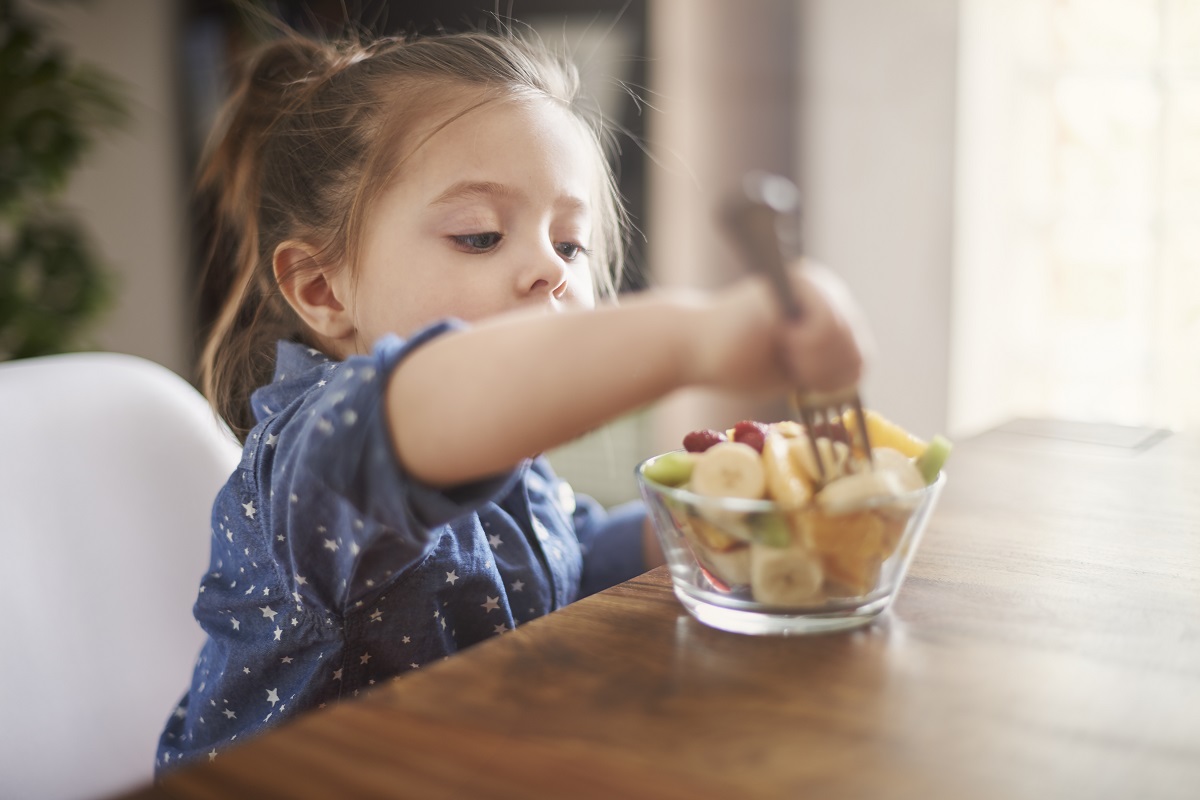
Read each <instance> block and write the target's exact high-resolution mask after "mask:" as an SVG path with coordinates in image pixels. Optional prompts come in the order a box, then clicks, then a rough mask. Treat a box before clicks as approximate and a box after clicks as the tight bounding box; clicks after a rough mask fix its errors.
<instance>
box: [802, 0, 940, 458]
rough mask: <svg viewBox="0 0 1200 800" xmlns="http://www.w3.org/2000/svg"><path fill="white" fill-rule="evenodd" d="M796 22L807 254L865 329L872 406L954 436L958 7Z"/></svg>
mask: <svg viewBox="0 0 1200 800" xmlns="http://www.w3.org/2000/svg"><path fill="white" fill-rule="evenodd" d="M802 9H803V10H802V14H801V19H800V37H801V46H800V53H801V56H800V75H801V85H800V95H799V98H800V103H799V110H798V113H799V115H800V125H799V126H798V127H799V130H800V139H799V175H800V184H801V189H802V190H803V192H804V197H805V209H806V210H805V225H804V234H805V239H806V243H807V251H808V253H809V254H810V255H812V256H814V257H816V258H817V259H819V260H821V261H823V262H825V263H827V264H829V265H830V266H831V267H833V268H834V269H836V270H837V272H838V273H839V274H841V275H842V276H843V278H844V279H845V280H846V282H847V283H848V284H849V285H850V288H851V290H852V291H853V292H854V294H855V296H856V297H857V298H858V300H859V302H860V304H861V305H862V306H863V309H864V311H865V312H866V314H867V317H868V319H869V320H870V323H871V326H872V329H873V332H874V334H875V339H876V347H877V350H876V355H875V358H874V359H873V361H872V363H871V365H870V371H869V373H868V375H867V378H866V381H865V383H864V385H863V387H862V388H863V396H864V399H865V401H866V402H867V404H868V405H873V406H876V407H877V408H879V409H880V410H881V411H883V412H884V413H885V414H887V415H888V416H889V417H891V418H892V419H895V420H896V421H898V422H900V423H902V424H904V425H905V426H906V427H908V428H909V429H910V430H912V431H914V432H916V433H918V434H920V435H923V436H926V437H928V436H930V435H932V434H934V433H937V432H941V431H947V430H948V418H947V406H948V397H949V388H948V375H949V372H948V370H949V359H950V349H949V347H950V297H951V272H952V269H951V268H952V261H953V251H954V235H953V234H954V231H953V226H954V167H955V131H956V115H955V109H956V94H955V93H956V85H957V84H956V75H957V69H958V68H957V59H958V0H905V1H904V2H902V3H897V2H894V0H807V1H806V2H804V3H803V4H802ZM950 432H951V433H954V432H953V431H950Z"/></svg>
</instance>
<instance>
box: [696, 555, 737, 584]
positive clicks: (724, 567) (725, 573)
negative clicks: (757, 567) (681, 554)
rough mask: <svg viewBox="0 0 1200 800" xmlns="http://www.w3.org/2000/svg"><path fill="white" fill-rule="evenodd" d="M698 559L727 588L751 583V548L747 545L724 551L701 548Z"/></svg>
mask: <svg viewBox="0 0 1200 800" xmlns="http://www.w3.org/2000/svg"><path fill="white" fill-rule="evenodd" d="M696 560H697V561H699V562H700V565H701V566H702V567H704V569H706V570H707V571H708V572H709V574H710V575H711V576H712V577H713V578H715V579H716V580H718V581H721V582H722V583H724V584H725V588H727V589H732V588H734V587H735V586H746V585H747V584H749V583H750V548H749V547H747V546H743V547H735V548H733V549H732V550H725V551H723V552H717V551H714V550H700V551H698V552H697V553H696Z"/></svg>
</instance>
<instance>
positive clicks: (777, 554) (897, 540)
mask: <svg viewBox="0 0 1200 800" xmlns="http://www.w3.org/2000/svg"><path fill="white" fill-rule="evenodd" d="M658 458H662V456H661V455H659V456H654V457H653V458H649V459H646V460H645V461H643V462H642V463H640V464H638V466H637V469H636V472H635V474H636V479H637V484H638V489H639V491H640V492H641V495H642V497H643V499H644V500H645V501H646V505H647V506H648V508H649V512H650V518H651V520H652V524H653V525H654V530H655V532H656V533H657V535H658V541H659V543H660V544H661V545H662V549H663V554H664V555H665V556H666V560H667V565H668V567H669V568H670V571H671V580H672V583H673V584H674V588H675V595H676V596H677V597H678V598H679V601H680V602H681V603H682V604H683V606H684V608H686V609H687V610H688V612H689V613H691V615H692V616H694V617H695V618H696V619H698V620H699V621H700V622H702V623H704V624H706V625H710V626H712V627H714V628H720V629H721V630H726V631H733V632H735V633H747V634H779V635H790V634H807V633H823V632H829V631H837V630H846V629H849V628H855V627H858V626H860V625H866V624H867V623H869V622H871V620H873V619H875V618H876V617H877V616H879V615H880V614H882V613H883V612H884V611H886V610H887V608H888V607H889V606H890V605H891V604H892V601H894V600H895V599H896V593H897V591H898V590H899V589H900V585H901V584H902V583H903V582H904V577H905V575H906V574H907V573H908V567H909V564H910V563H911V562H912V558H913V555H914V554H915V553H916V550H917V545H918V544H919V543H920V541H921V536H922V534H923V533H924V531H925V526H926V525H927V524H928V522H929V517H930V515H931V514H932V512H933V509H934V506H936V505H937V501H938V497H939V496H940V495H941V492H942V487H944V486H945V484H946V474H945V472H942V473H941V474H940V475H938V478H937V480H936V481H935V482H934V483H932V484H930V485H929V486H927V487H925V488H923V489H920V490H918V491H915V492H910V493H908V494H903V495H899V496H895V497H883V498H879V499H875V500H871V501H868V502H867V503H864V504H862V505H859V506H856V507H855V509H854V510H853V511H850V512H848V513H840V514H836V515H835V514H828V513H825V512H824V511H822V510H821V509H820V508H819V506H818V505H817V504H815V503H811V502H810V503H809V504H808V505H806V506H805V507H803V508H801V509H798V510H784V509H782V508H780V507H779V506H778V505H777V504H776V503H775V502H773V501H770V500H745V499H741V498H729V497H706V496H703V495H699V494H695V493H693V492H690V491H688V490H686V489H682V488H673V487H670V486H665V485H663V484H660V483H656V482H655V481H653V480H651V479H649V478H647V477H646V475H645V469H646V467H647V466H648V465H650V464H652V463H654V461H655V460H656V459H658Z"/></svg>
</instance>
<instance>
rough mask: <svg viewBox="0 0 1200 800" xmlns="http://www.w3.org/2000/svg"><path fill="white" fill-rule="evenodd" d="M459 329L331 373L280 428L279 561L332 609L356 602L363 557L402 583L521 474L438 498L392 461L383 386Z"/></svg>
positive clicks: (386, 346) (431, 333)
mask: <svg viewBox="0 0 1200 800" xmlns="http://www.w3.org/2000/svg"><path fill="white" fill-rule="evenodd" d="M461 327H463V323H460V322H455V321H444V322H440V323H437V324H435V325H432V326H430V327H428V328H426V329H424V330H422V331H421V332H419V333H417V334H416V335H414V336H412V337H411V338H409V339H401V338H399V337H396V336H389V337H385V338H384V339H381V340H380V341H379V342H378V343H377V344H376V345H375V347H374V348H373V349H372V352H371V353H369V354H366V355H361V356H353V357H351V358H349V359H347V360H346V361H343V362H341V363H337V364H331V365H330V366H329V367H328V370H329V374H328V377H326V378H324V380H323V382H324V384H325V385H323V386H322V385H320V383H318V384H317V385H318V388H316V389H315V390H313V391H312V392H310V393H309V394H308V395H307V396H306V399H305V400H304V401H303V402H302V403H301V404H300V405H299V408H296V409H291V413H290V418H289V419H284V420H280V424H279V433H278V437H277V443H276V451H277V452H276V453H275V454H274V458H273V459H272V460H271V463H270V467H269V469H270V485H271V487H272V491H271V501H270V508H271V511H272V520H271V528H272V530H274V531H276V532H279V531H280V530H281V529H284V530H286V534H285V536H286V538H285V539H284V540H283V543H282V544H281V545H280V547H286V549H287V550H288V551H289V552H287V553H281V554H280V555H282V556H283V557H284V558H285V560H286V561H291V562H292V563H293V565H294V567H295V568H296V569H297V570H306V571H307V572H308V574H312V575H313V576H314V577H315V578H316V579H317V580H322V581H323V582H324V583H326V585H325V586H319V585H316V584H314V585H313V590H314V591H319V592H320V593H321V594H323V595H325V597H324V598H322V599H323V600H324V601H326V602H332V603H334V604H337V603H339V602H345V601H347V600H348V599H349V598H350V597H351V595H352V594H353V590H354V577H355V570H356V567H357V566H358V559H359V556H360V554H362V553H363V552H364V551H366V550H368V549H370V551H371V560H372V569H373V570H375V571H377V572H378V573H379V574H380V575H381V576H393V575H395V574H397V573H402V572H404V571H405V570H407V569H409V568H411V567H412V566H413V565H415V564H417V563H419V562H420V561H421V560H423V559H424V558H425V557H426V556H427V555H428V554H429V552H430V551H431V550H432V549H433V547H434V545H435V544H436V539H437V535H438V529H439V528H440V527H441V526H442V525H444V524H445V523H447V522H450V521H451V520H453V519H455V518H457V517H460V516H462V515H464V514H468V513H470V512H472V511H474V510H476V509H477V508H479V507H480V506H481V505H483V504H485V503H487V502H489V501H491V500H493V499H495V498H497V497H500V496H502V495H504V494H506V493H507V492H508V491H509V490H510V489H511V487H512V485H513V482H514V481H515V480H517V478H518V476H519V474H520V470H519V468H514V469H513V470H510V471H506V472H504V473H501V474H498V475H494V476H491V477H488V478H485V479H482V480H479V481H475V482H472V483H468V484H463V485H460V486H456V487H453V488H452V489H437V488H433V487H430V486H427V485H425V484H423V483H421V482H420V481H417V480H415V479H413V478H412V477H411V476H410V475H408V474H407V473H406V471H405V469H404V467H403V466H402V465H401V464H400V461H399V459H398V458H397V457H396V453H395V449H394V447H393V445H392V438H391V431H390V428H389V423H388V414H387V410H386V407H385V403H384V391H385V388H386V385H387V378H388V376H390V375H391V373H392V370H393V369H395V367H396V365H397V364H399V363H400V361H401V360H403V358H404V357H405V356H406V355H408V354H409V353H411V352H412V351H413V350H414V349H415V348H417V347H419V346H421V345H422V344H424V343H426V342H428V341H430V340H431V339H433V338H435V337H437V336H439V335H443V334H445V333H448V332H450V331H452V330H455V329H457V328H461ZM281 416H282V415H281ZM268 432H270V430H269V429H268Z"/></svg>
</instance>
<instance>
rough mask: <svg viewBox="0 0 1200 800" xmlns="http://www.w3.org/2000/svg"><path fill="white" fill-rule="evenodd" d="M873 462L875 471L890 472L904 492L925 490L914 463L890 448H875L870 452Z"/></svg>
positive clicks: (920, 475)
mask: <svg viewBox="0 0 1200 800" xmlns="http://www.w3.org/2000/svg"><path fill="white" fill-rule="evenodd" d="M871 457H872V458H873V459H874V462H875V470H876V471H877V472H878V471H882V472H891V473H893V474H894V475H895V476H896V478H897V479H898V480H899V482H900V485H901V486H902V487H904V490H905V491H909V492H916V491H920V490H921V489H924V488H925V476H924V475H922V474H921V470H920V469H918V468H917V464H916V462H915V461H914V460H913V459H911V458H909V457H908V456H906V455H904V453H901V452H900V451H899V450H896V449H895V448H892V447H876V448H874V449H872V450H871Z"/></svg>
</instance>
